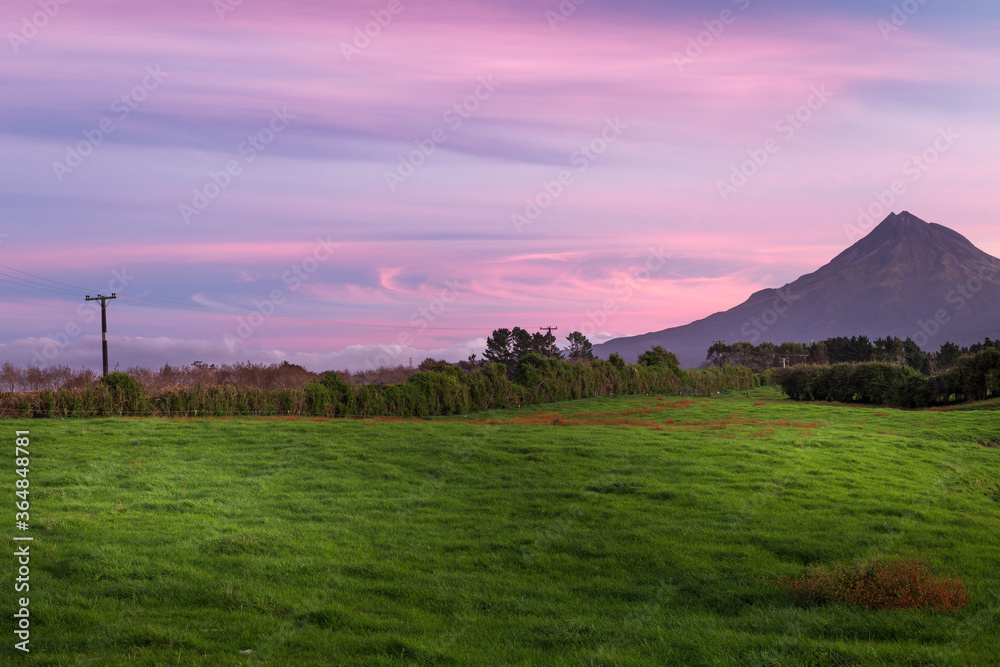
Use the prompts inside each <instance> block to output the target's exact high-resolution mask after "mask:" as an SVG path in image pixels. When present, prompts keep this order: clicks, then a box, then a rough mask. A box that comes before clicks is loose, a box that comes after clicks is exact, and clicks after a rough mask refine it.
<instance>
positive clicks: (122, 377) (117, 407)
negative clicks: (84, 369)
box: [101, 371, 148, 415]
mask: <svg viewBox="0 0 1000 667" xmlns="http://www.w3.org/2000/svg"><path fill="white" fill-rule="evenodd" d="M101 384H102V385H104V386H105V387H107V388H108V392H109V393H110V394H111V410H112V412H113V413H115V414H119V415H122V414H139V413H142V412H145V411H146V410H147V407H148V406H147V405H146V403H147V401H146V386H145V385H143V384H142V382H140V381H139V380H137V379H136V378H134V377H132V376H131V375H128V374H127V373H119V372H118V371H115V372H114V373H110V374H108V375H106V376H105V377H102V378H101Z"/></svg>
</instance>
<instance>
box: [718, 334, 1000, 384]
mask: <svg viewBox="0 0 1000 667" xmlns="http://www.w3.org/2000/svg"><path fill="white" fill-rule="evenodd" d="M987 349H1000V339H998V340H991V339H990V338H986V340H985V341H984V342H982V343H976V344H974V345H971V346H966V347H960V346H958V345H956V344H955V343H951V342H946V343H944V344H942V345H941V349H940V350H938V351H937V352H924V351H923V350H921V349H920V347H919V346H918V345H917V344H916V343H915V342H913V340H911V339H910V338H906V339H900V338H897V337H895V336H887V337H885V338H877V339H875V340H870V339H869V338H868V336H852V337H850V338H848V337H846V336H838V337H835V338H827V339H826V340H822V341H818V342H813V343H809V344H803V343H780V344H778V345H775V344H774V343H770V342H764V343H760V344H759V345H753V344H751V343H747V342H738V343H733V344H731V345H727V344H726V343H725V342H722V341H716V342H715V343H714V344H713V345H712V346H711V347H709V348H708V355H707V357H706V361H705V364H706V365H712V366H718V367H723V366H727V365H733V366H746V367H748V368H751V369H753V370H754V371H755V372H757V373H761V372H764V371H766V370H767V369H770V368H785V367H788V366H795V365H797V364H808V365H824V364H839V363H867V362H882V363H887V364H896V365H900V366H909V367H910V368H912V369H914V370H916V371H919V372H921V373H922V374H924V375H934V374H937V373H941V372H944V371H947V370H948V369H950V368H953V367H954V366H956V365H957V364H958V362H959V360H960V359H961V358H962V357H963V356H966V355H975V354H978V353H980V352H982V351H984V350H987Z"/></svg>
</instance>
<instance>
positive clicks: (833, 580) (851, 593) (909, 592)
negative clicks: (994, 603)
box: [780, 559, 969, 611]
mask: <svg viewBox="0 0 1000 667" xmlns="http://www.w3.org/2000/svg"><path fill="white" fill-rule="evenodd" d="M780 581H781V582H782V583H784V584H785V585H786V586H788V587H789V588H790V589H791V590H792V594H793V595H794V596H795V597H796V598H797V599H798V600H799V602H801V603H804V604H826V603H833V604H843V605H848V606H852V607H861V608H863V609H928V608H929V609H937V610H939V611H957V610H959V609H962V608H963V607H965V606H966V605H967V604H969V595H968V594H967V593H966V592H965V588H964V585H963V583H962V580H961V579H948V578H944V577H939V576H937V575H935V574H934V573H933V572H931V570H930V568H928V567H927V566H926V565H925V564H924V563H923V562H922V561H921V560H919V559H916V560H906V559H895V560H888V561H881V560H875V561H872V562H870V563H862V564H859V565H854V566H847V565H837V566H835V567H833V568H826V567H818V568H814V569H813V570H812V571H810V572H808V573H806V574H803V575H800V576H799V577H797V578H791V577H782V578H781V580H780Z"/></svg>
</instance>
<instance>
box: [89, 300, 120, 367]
mask: <svg viewBox="0 0 1000 667" xmlns="http://www.w3.org/2000/svg"><path fill="white" fill-rule="evenodd" d="M114 298H115V293H114V292H112V293H111V296H103V295H101V294H98V295H97V296H95V297H93V298H91V296H90V295H89V294H88V295H87V299H86V300H87V301H100V302H101V344H102V348H103V350H104V377H108V301H110V300H111V299H114Z"/></svg>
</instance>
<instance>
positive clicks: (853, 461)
mask: <svg viewBox="0 0 1000 667" xmlns="http://www.w3.org/2000/svg"><path fill="white" fill-rule="evenodd" d="M998 409H1000V406H998V405H997V404H996V403H993V404H980V405H974V406H967V408H966V409H954V410H948V411H923V412H906V411H896V410H885V409H871V408H864V407H844V406H837V405H829V404H822V405H820V404H808V403H806V404H799V403H793V402H791V401H787V400H784V399H783V398H782V397H781V396H780V395H779V394H777V393H776V392H775V391H773V390H770V389H761V390H757V391H754V392H751V393H750V396H749V397H747V395H746V393H745V392H744V393H738V394H732V395H729V396H719V397H716V398H712V399H696V400H678V399H676V398H669V397H668V398H664V397H655V396H654V397H630V398H613V399H589V400H584V401H577V402H572V403H565V404H560V405H555V406H551V405H550V406H536V407H532V408H525V409H521V410H508V411H498V412H491V413H485V414H476V415H468V416H459V417H454V418H436V419H433V420H414V421H407V420H398V419H396V420H356V421H327V420H319V419H313V420H299V419H292V420H288V419H286V420H281V419H257V420H242V421H240V420H226V419H217V420H212V419H203V420H164V419H134V420H111V419H107V420H78V419H72V420H54V419H52V420H35V421H32V420H6V421H2V422H0V429H3V430H5V431H6V432H7V436H5V437H7V440H8V441H9V443H10V444H12V443H13V438H14V433H13V432H14V430H16V429H22V430H23V429H25V428H29V429H30V430H31V439H32V457H31V459H32V460H31V472H30V481H31V487H30V490H31V495H30V500H31V522H32V531H31V534H32V535H33V536H34V537H35V542H34V543H33V546H32V556H31V593H30V597H31V619H32V626H31V630H32V636H31V644H30V646H31V649H32V651H31V653H30V654H28V655H27V656H24V655H23V654H21V653H20V652H18V651H15V650H13V648H12V644H13V641H11V640H10V634H8V643H7V645H6V646H4V647H2V648H0V651H2V652H3V653H4V654H5V655H6V660H7V661H8V662H9V663H12V662H13V660H14V659H15V658H14V656H15V655H16V656H17V657H16V659H17V660H18V664H20V663H24V664H29V665H76V664H81V665H86V664H93V665H126V664H137V665H169V664H182V665H192V664H211V665H255V664H269V665H333V664H337V665H481V664H497V665H499V664H510V665H647V664H648V665H668V664H669V665H675V664H676V665H951V664H955V665H990V664H996V646H998V645H1000V567H998V566H1000V533H998V531H997V525H998V520H1000V474H998V471H1000V458H998V457H1000V448H997V447H995V446H989V445H985V446H984V444H985V443H995V442H996V441H997V437H998V436H1000V422H998V420H997V413H998ZM8 436H9V437H8ZM11 451H12V447H11ZM13 469H14V461H13V454H11V456H10V457H9V465H8V466H6V469H5V472H3V473H2V474H3V476H4V480H5V481H4V486H5V488H7V489H9V491H8V492H7V493H8V495H9V500H10V502H13V501H14V500H15V498H14V493H13V492H14V488H13V486H14V480H15V479H16V478H15V476H14V470H13ZM12 511H13V510H12ZM10 518H11V520H12V519H13V517H10ZM13 532H14V531H13V527H12V528H11V529H10V530H9V531H8V533H7V535H8V536H7V538H6V540H7V543H6V545H5V553H6V554H13V551H14V542H13V541H12V539H11V537H12V536H13V535H12V534H13ZM897 557H914V558H916V557H919V558H920V559H921V560H922V562H923V563H925V564H926V565H927V566H928V567H930V568H931V569H932V570H933V571H934V572H935V573H938V574H941V575H942V576H945V577H950V578H959V579H961V580H962V581H963V582H964V591H965V593H967V594H968V596H969V600H970V601H969V604H968V606H967V607H965V608H964V609H962V610H960V611H955V612H951V613H943V612H939V611H934V610H905V611H900V610H878V611H870V610H865V609H859V608H854V607H848V606H842V605H837V604H824V605H806V604H802V603H801V602H800V601H798V600H797V599H796V597H795V596H794V595H793V592H792V591H791V590H789V588H788V587H787V586H783V585H781V584H780V580H781V579H782V578H783V577H784V578H795V577H799V576H801V575H803V574H804V573H806V572H809V571H812V570H811V568H812V567H813V566H824V565H826V566H836V565H837V564H842V563H852V562H853V563H860V562H869V561H873V560H876V559H880V558H886V559H893V558H897ZM3 562H4V568H5V570H4V580H5V581H8V582H11V581H13V577H14V574H13V573H14V571H15V568H16V564H15V560H14V558H13V557H12V556H11V555H8V556H6V557H5V558H4V559H3ZM0 599H3V600H6V602H5V604H6V608H7V609H8V610H10V613H9V614H8V618H10V614H12V613H13V611H14V600H15V599H16V598H15V594H14V593H13V591H12V586H11V587H10V588H8V593H7V594H6V596H5V597H3V598H0ZM9 622H10V621H9ZM247 650H248V651H250V653H242V651H247Z"/></svg>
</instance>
